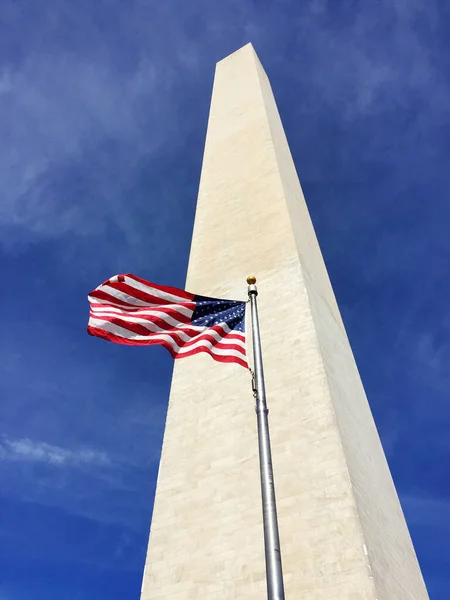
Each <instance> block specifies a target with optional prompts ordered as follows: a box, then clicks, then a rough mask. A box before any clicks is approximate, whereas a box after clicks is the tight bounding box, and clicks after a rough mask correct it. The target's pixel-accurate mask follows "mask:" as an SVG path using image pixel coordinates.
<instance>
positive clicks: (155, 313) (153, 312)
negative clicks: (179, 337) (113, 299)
mask: <svg viewBox="0 0 450 600" xmlns="http://www.w3.org/2000/svg"><path fill="white" fill-rule="evenodd" d="M164 308H168V309H170V310H171V311H173V312H177V313H180V314H181V315H183V316H185V317H188V319H190V318H191V317H192V313H193V312H194V311H193V310H192V308H188V307H187V306H180V305H179V304H167V306H165V307H164ZM158 309H159V307H158V308H138V309H136V310H134V311H132V312H131V313H130V312H129V311H125V310H121V309H120V308H118V307H110V306H109V305H106V304H100V305H97V306H94V305H91V310H92V312H93V313H95V314H96V315H103V314H110V313H114V314H116V315H123V316H124V317H125V318H127V319H128V316H136V315H148V316H149V317H160V316H162V315H166V317H170V316H172V315H170V314H169V313H167V312H166V311H165V310H158ZM172 318H174V317H173V316H172Z"/></svg>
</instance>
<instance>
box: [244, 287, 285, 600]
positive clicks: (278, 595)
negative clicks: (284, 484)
mask: <svg viewBox="0 0 450 600" xmlns="http://www.w3.org/2000/svg"><path fill="white" fill-rule="evenodd" d="M247 283H248V296H249V299H250V306H251V319H252V339H253V362H254V369H255V375H254V392H255V399H256V416H257V421H258V443H259V470H260V475H261V495H262V509H263V523H264V549H265V556H266V581H267V598H268V600H284V584H283V569H282V566H281V551H280V536H279V533H278V518H277V506H276V501H275V483H274V479H273V468H272V453H271V449H270V436H269V421H268V412H269V411H268V408H267V402H266V388H265V385H264V371H263V364H262V353H261V338H260V334H259V321H258V306H257V302H256V296H257V295H258V290H257V289H256V285H255V283H256V278H255V277H248V278H247Z"/></svg>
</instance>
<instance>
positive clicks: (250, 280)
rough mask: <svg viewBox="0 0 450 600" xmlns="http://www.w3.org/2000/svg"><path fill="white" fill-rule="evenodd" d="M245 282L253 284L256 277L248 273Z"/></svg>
mask: <svg viewBox="0 0 450 600" xmlns="http://www.w3.org/2000/svg"><path fill="white" fill-rule="evenodd" d="M247 283H248V285H255V283H256V277H254V276H253V275H249V276H248V277H247Z"/></svg>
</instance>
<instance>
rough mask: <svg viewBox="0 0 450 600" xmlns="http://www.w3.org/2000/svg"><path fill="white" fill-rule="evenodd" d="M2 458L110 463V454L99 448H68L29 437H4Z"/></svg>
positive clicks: (64, 463)
mask: <svg viewBox="0 0 450 600" xmlns="http://www.w3.org/2000/svg"><path fill="white" fill-rule="evenodd" d="M0 460H9V461H26V462H42V463H47V464H51V465H61V466H63V465H70V466H81V465H95V466H106V465H109V464H110V460H109V457H108V455H107V454H106V453H105V452H99V451H97V450H89V449H80V450H68V449H66V448H61V447H59V446H52V445H51V444H46V443H45V442H33V441H32V440H30V439H28V438H23V439H19V440H9V439H4V440H3V441H2V445H1V446H0Z"/></svg>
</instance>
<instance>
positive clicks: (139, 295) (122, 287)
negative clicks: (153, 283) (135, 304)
mask: <svg viewBox="0 0 450 600" xmlns="http://www.w3.org/2000/svg"><path fill="white" fill-rule="evenodd" d="M107 287H112V288H113V289H115V290H118V291H119V292H122V293H123V294H126V295H127V296H130V297H131V298H136V300H141V301H142V302H148V303H149V304H162V305H165V304H174V303H176V302H175V301H174V300H166V299H165V298H161V296H153V295H152V294H148V293H147V292H143V291H142V290H138V289H136V288H134V287H131V286H130V285H127V284H126V283H120V282H118V281H111V282H110V283H108V286H107Z"/></svg>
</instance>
